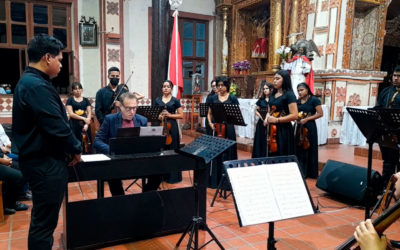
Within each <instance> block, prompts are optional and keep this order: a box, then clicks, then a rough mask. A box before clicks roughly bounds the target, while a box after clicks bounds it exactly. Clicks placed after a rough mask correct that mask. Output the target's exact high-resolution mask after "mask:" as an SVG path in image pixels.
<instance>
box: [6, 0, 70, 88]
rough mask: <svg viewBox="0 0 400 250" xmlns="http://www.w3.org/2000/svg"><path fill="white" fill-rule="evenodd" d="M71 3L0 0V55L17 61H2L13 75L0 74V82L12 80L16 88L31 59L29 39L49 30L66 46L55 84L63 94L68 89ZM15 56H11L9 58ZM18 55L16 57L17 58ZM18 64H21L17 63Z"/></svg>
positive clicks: (54, 80) (9, 82) (47, 32)
mask: <svg viewBox="0 0 400 250" xmlns="http://www.w3.org/2000/svg"><path fill="white" fill-rule="evenodd" d="M70 17H71V5H70V4H65V3H56V2H49V1H22V0H12V1H11V0H0V57H1V58H9V59H10V61H12V62H15V63H13V64H12V65H11V64H7V63H5V62H4V63H1V64H0V66H1V67H2V69H3V70H5V72H10V74H9V75H11V76H8V77H6V76H4V75H2V76H0V84H11V86H12V89H14V88H15V85H16V84H17V82H18V80H19V77H20V76H21V74H22V73H23V70H24V68H25V65H26V64H27V63H28V62H27V60H28V56H27V54H26V49H27V43H28V42H29V39H30V38H31V37H33V36H34V35H36V34H40V33H46V34H49V35H51V36H54V37H56V38H57V39H59V40H60V41H61V42H62V43H63V44H64V46H65V50H64V51H63V57H64V59H63V62H62V63H63V68H62V70H61V72H60V74H59V76H58V77H56V78H55V79H53V81H52V82H53V84H54V85H55V87H56V89H57V90H58V91H59V93H60V94H65V93H67V88H68V86H69V84H70V83H69V79H70V75H73V73H72V68H73V67H71V65H70V64H71V62H72V61H71V59H72V41H71V22H70V20H71V18H70ZM10 57H12V58H10ZM14 57H15V58H14ZM15 65H18V67H15Z"/></svg>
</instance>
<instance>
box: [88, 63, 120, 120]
mask: <svg viewBox="0 0 400 250" xmlns="http://www.w3.org/2000/svg"><path fill="white" fill-rule="evenodd" d="M119 78H120V71H119V68H117V67H111V68H109V69H108V79H109V84H108V85H107V86H105V87H104V88H101V89H99V90H98V91H97V93H96V106H95V113H96V118H97V120H98V121H99V123H100V125H101V124H102V123H103V121H104V118H105V116H106V115H108V114H111V112H112V111H113V109H114V108H115V106H116V105H118V104H116V103H114V102H115V101H118V98H119V96H120V95H121V94H123V93H125V92H128V90H127V89H126V88H124V86H126V85H124V84H120V85H118V83H119Z"/></svg>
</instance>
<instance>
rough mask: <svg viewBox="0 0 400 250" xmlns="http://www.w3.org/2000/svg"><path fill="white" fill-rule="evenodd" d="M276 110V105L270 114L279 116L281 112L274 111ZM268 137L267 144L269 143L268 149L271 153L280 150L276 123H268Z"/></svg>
mask: <svg viewBox="0 0 400 250" xmlns="http://www.w3.org/2000/svg"><path fill="white" fill-rule="evenodd" d="M275 110H276V106H272V107H271V111H270V114H271V115H272V116H273V117H278V116H279V112H274V111H275ZM268 130H269V131H268V133H267V135H268V138H267V144H268V150H269V152H270V153H276V152H278V142H277V141H276V130H277V129H276V125H275V124H268Z"/></svg>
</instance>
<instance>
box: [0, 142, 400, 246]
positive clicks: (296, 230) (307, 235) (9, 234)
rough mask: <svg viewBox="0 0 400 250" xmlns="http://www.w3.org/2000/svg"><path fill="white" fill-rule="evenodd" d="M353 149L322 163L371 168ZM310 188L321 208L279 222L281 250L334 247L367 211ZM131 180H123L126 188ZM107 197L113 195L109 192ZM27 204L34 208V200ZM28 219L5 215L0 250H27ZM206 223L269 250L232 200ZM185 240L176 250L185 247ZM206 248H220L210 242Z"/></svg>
mask: <svg viewBox="0 0 400 250" xmlns="http://www.w3.org/2000/svg"><path fill="white" fill-rule="evenodd" d="M191 140H192V138H190V137H187V136H184V138H183V141H184V142H185V143H188V142H190V141H191ZM353 151H354V147H353V146H346V145H340V144H336V145H325V146H321V147H320V148H319V160H320V161H321V162H326V161H327V160H328V159H333V160H337V161H342V162H347V163H352V164H355V165H359V166H366V165H367V158H365V157H360V156H354V154H353ZM249 157H250V153H248V152H243V151H239V158H240V159H246V158H249ZM381 165H382V162H381V161H380V160H374V161H373V168H374V169H375V170H379V171H380V170H381ZM190 176H191V175H190V173H189V172H184V174H183V177H184V180H183V182H182V183H180V184H178V185H168V184H163V186H162V188H170V187H174V186H182V185H185V186H188V185H191V182H190ZM306 182H307V185H308V188H309V190H310V193H311V196H312V199H313V201H314V203H315V204H318V206H319V209H320V211H321V212H320V213H318V214H315V215H312V216H307V217H302V218H296V219H291V220H285V221H279V222H276V223H275V239H276V240H277V243H276V247H277V249H334V248H335V247H337V246H338V245H339V244H341V243H342V242H344V241H345V240H346V239H347V238H348V237H349V236H351V235H352V233H353V231H354V228H355V226H356V225H357V224H358V223H359V221H360V220H362V219H363V217H364V210H363V209H362V208H358V207H351V206H350V205H348V204H345V203H341V202H339V201H336V200H333V199H332V198H331V197H329V196H328V195H327V194H326V193H325V192H323V191H321V190H319V189H318V188H316V187H315V183H316V180H312V179H308V180H307V181H306ZM129 183H130V181H125V182H124V185H125V186H127V185H128V184H129ZM81 188H82V190H83V192H84V193H85V195H86V197H95V195H96V194H95V190H96V184H95V182H82V183H81ZM69 189H70V193H71V195H70V198H72V199H77V200H80V199H82V194H81V193H80V191H79V189H78V186H77V184H70V185H69ZM138 191H139V190H138V187H133V188H131V189H130V190H129V192H132V193H135V192H138ZM214 192H215V190H212V189H209V190H208V199H207V202H208V204H210V202H211V200H212V196H213V194H214ZM105 195H106V196H108V195H110V194H109V192H108V188H106V193H105ZM27 204H29V205H31V203H30V202H27ZM29 220H30V209H29V210H28V211H26V212H18V213H16V214H15V215H11V216H6V222H5V223H4V224H2V225H0V249H12V250H18V249H27V235H28V227H29ZM207 224H208V226H209V227H210V228H211V230H212V231H213V232H214V234H215V235H216V237H217V238H218V239H219V240H220V242H221V243H222V245H223V246H224V247H225V248H226V249H267V237H268V224H261V225H255V226H249V227H242V228H241V227H239V224H238V220H237V217H236V212H235V208H234V204H233V202H232V197H229V198H228V199H226V200H223V199H221V198H219V199H217V201H216V203H215V204H214V207H209V206H208V208H207ZM62 230H63V229H62V213H60V219H59V224H58V227H57V229H56V231H55V233H54V239H55V241H54V247H53V249H61V248H62V247H61V234H62ZM385 233H386V234H387V235H388V236H389V237H391V238H395V239H400V223H399V222H396V223H394V224H393V225H392V226H391V227H390V228H389V229H387V230H386V232H385ZM179 237H180V234H174V235H168V236H165V237H160V238H154V239H149V240H144V241H139V242H134V243H129V244H124V245H118V246H113V247H109V248H105V249H114V250H117V249H121V250H122V249H132V250H141V249H143V250H147V249H173V248H174V246H175V244H176V242H177V241H178V239H179ZM209 239H210V237H209V236H208V234H206V233H205V232H203V231H200V241H201V242H203V243H204V242H206V241H208V240H209ZM185 242H187V241H186V239H185V241H184V242H183V243H182V244H181V247H180V248H178V249H186V245H185ZM204 249H218V247H217V245H216V244H215V243H214V242H212V243H210V244H209V245H207V246H206V247H205V248H204Z"/></svg>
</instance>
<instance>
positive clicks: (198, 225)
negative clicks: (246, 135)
mask: <svg viewBox="0 0 400 250" xmlns="http://www.w3.org/2000/svg"><path fill="white" fill-rule="evenodd" d="M235 143H236V142H235V141H231V140H226V139H222V138H217V137H214V136H209V135H203V136H201V137H199V138H197V139H196V140H194V141H193V142H192V143H190V144H189V145H187V146H185V147H183V148H182V149H178V150H177V151H178V152H179V153H181V154H183V155H186V156H188V157H192V158H195V159H196V162H197V163H196V169H198V168H204V167H207V168H209V167H210V162H211V161H212V160H213V159H214V158H215V157H217V156H218V155H220V154H221V153H222V152H224V151H225V150H226V149H227V148H229V147H231V146H232V145H234V144H235ZM200 185H206V181H205V180H203V181H202V182H200V183H199V182H198V180H197V178H194V183H193V189H194V195H195V197H194V198H195V199H194V202H195V211H194V216H193V219H192V221H191V222H190V223H189V225H188V227H187V228H186V229H185V231H184V232H183V234H182V236H181V237H180V238H179V240H178V242H177V243H176V247H179V245H180V244H181V243H182V240H183V239H184V238H185V236H186V235H189V241H188V244H187V250H190V249H194V250H198V249H201V248H203V247H204V246H206V245H208V244H209V243H210V242H212V241H215V243H216V244H217V245H218V246H219V248H220V249H225V248H224V247H223V246H222V244H221V243H220V242H219V241H218V239H217V238H216V237H215V235H214V234H213V233H212V231H211V229H210V228H209V227H208V226H207V224H206V222H205V218H202V217H201V216H200V215H199V212H200V207H199V204H200V203H199V192H200V187H201V186H200ZM199 229H203V230H206V231H207V233H208V234H209V235H210V236H211V240H209V241H208V242H206V243H205V244H203V245H201V246H200V247H199Z"/></svg>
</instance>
